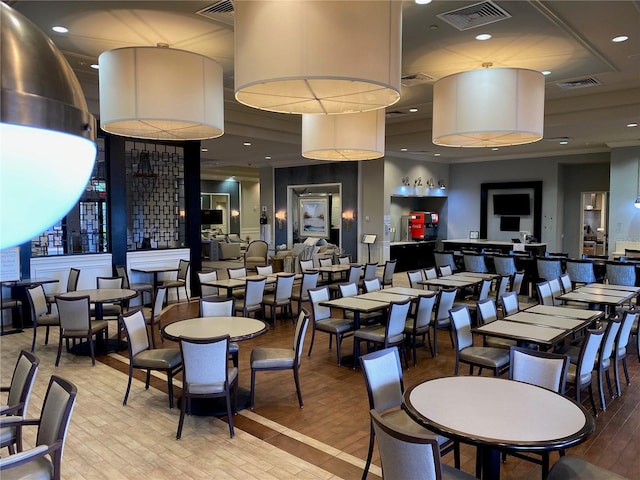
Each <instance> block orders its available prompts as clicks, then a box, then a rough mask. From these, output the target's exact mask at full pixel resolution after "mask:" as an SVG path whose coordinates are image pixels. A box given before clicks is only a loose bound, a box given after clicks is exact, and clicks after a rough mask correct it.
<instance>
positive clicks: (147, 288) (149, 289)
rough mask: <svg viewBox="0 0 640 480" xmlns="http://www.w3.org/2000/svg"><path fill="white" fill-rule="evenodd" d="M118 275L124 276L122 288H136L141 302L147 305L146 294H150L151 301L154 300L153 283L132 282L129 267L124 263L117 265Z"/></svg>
mask: <svg viewBox="0 0 640 480" xmlns="http://www.w3.org/2000/svg"><path fill="white" fill-rule="evenodd" d="M115 270H116V275H118V276H119V277H122V288H128V289H131V290H135V291H136V292H138V294H139V295H140V302H141V303H142V305H146V303H145V301H144V294H145V293H147V294H149V302H152V301H153V285H151V284H150V283H131V282H130V281H129V274H128V273H127V267H125V266H124V265H116V266H115Z"/></svg>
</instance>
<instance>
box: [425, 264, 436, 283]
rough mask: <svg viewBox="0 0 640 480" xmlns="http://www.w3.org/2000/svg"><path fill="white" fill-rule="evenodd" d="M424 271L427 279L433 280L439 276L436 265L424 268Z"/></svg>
mask: <svg viewBox="0 0 640 480" xmlns="http://www.w3.org/2000/svg"><path fill="white" fill-rule="evenodd" d="M422 273H423V274H424V279H425V280H433V279H435V278H438V270H437V268H436V267H429V268H424V269H422Z"/></svg>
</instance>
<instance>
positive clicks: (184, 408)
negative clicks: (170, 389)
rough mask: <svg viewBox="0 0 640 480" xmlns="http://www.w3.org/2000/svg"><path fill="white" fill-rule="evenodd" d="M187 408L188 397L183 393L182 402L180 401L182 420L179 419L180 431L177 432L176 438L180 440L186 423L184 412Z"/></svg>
mask: <svg viewBox="0 0 640 480" xmlns="http://www.w3.org/2000/svg"><path fill="white" fill-rule="evenodd" d="M186 408H187V398H186V397H185V396H184V395H183V396H182V402H180V420H178V431H177V432H176V440H180V437H182V426H183V425H184V414H185V411H186Z"/></svg>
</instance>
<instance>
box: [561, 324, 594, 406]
mask: <svg viewBox="0 0 640 480" xmlns="http://www.w3.org/2000/svg"><path fill="white" fill-rule="evenodd" d="M604 331H605V329H604V328H599V329H597V330H591V329H590V330H587V333H586V335H585V336H584V337H583V340H582V345H581V347H580V350H579V353H578V358H577V362H576V363H575V364H574V363H571V364H570V365H569V371H568V372H567V384H568V385H571V386H573V387H574V390H575V394H574V395H575V398H576V401H577V402H578V403H579V404H582V401H581V399H580V397H581V392H582V390H583V389H584V388H585V387H588V389H589V399H590V400H591V406H592V407H593V414H594V415H598V410H597V408H596V402H595V399H594V396H593V386H592V372H593V369H594V366H595V365H596V358H597V356H598V351H599V350H600V345H601V343H602V339H603V337H604ZM560 352H561V353H563V352H562V350H561V351H560Z"/></svg>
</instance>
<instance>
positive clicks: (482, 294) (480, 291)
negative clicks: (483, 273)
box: [454, 278, 493, 313]
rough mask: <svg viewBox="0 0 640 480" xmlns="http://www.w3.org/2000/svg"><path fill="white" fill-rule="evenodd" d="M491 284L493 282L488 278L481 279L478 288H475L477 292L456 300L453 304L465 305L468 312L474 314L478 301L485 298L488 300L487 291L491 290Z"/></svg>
mask: <svg viewBox="0 0 640 480" xmlns="http://www.w3.org/2000/svg"><path fill="white" fill-rule="evenodd" d="M492 283H493V280H491V279H490V278H483V279H482V281H481V282H480V286H479V287H478V288H477V292H476V293H475V294H474V295H472V296H470V297H468V298H464V299H462V300H458V301H456V302H454V305H455V306H458V305H466V306H468V307H469V310H471V311H472V312H474V313H475V310H476V303H477V302H478V301H480V300H484V299H485V298H489V290H491V284H492Z"/></svg>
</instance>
